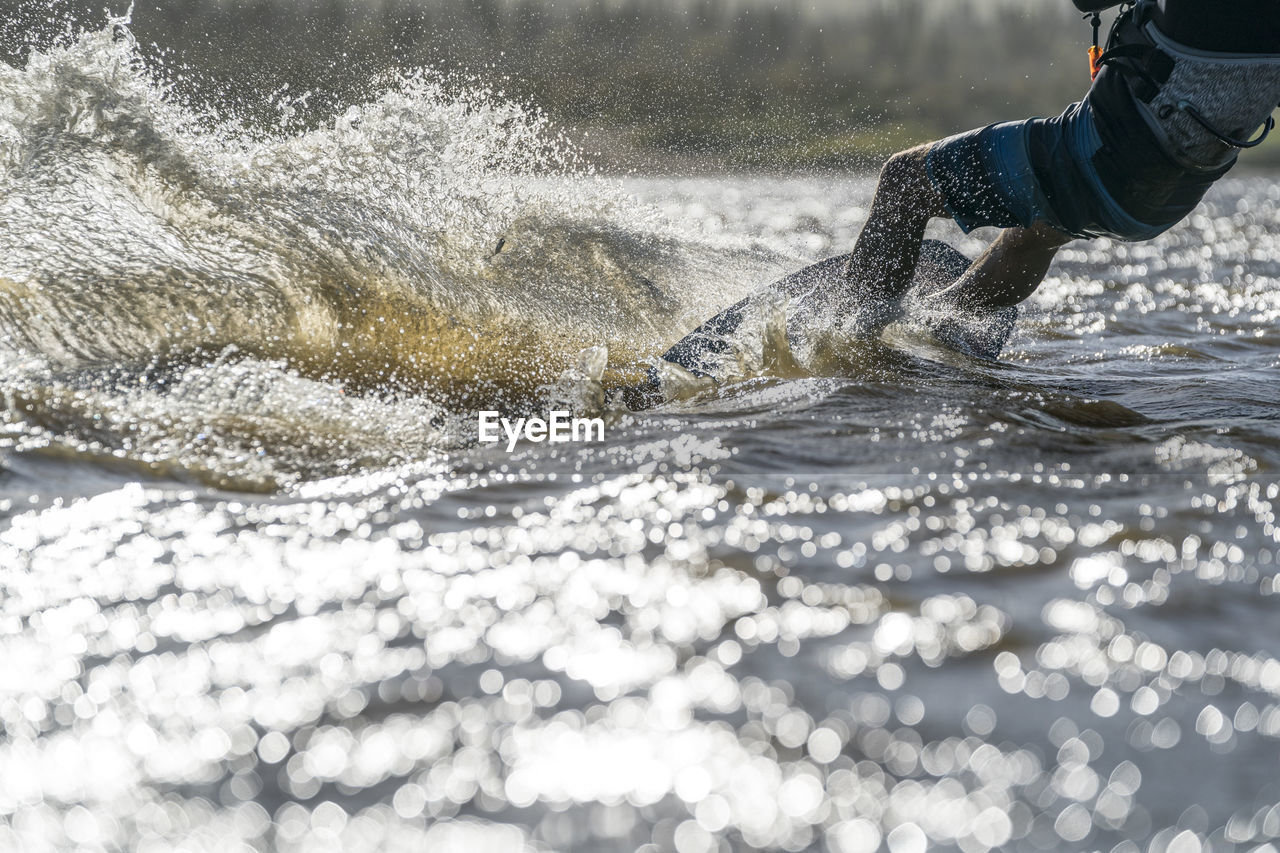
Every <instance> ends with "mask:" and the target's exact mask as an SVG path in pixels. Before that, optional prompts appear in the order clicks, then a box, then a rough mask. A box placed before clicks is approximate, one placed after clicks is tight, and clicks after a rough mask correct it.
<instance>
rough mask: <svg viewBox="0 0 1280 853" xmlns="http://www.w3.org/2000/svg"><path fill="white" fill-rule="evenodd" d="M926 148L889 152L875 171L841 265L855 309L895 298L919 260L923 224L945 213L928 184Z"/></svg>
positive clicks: (939, 198) (932, 187) (906, 283)
mask: <svg viewBox="0 0 1280 853" xmlns="http://www.w3.org/2000/svg"><path fill="white" fill-rule="evenodd" d="M930 147H931V145H921V146H919V147H917V148H912V149H909V150H907V151H902V152H900V153H898V154H895V155H893V156H892V157H890V158H889V161H888V162H887V163H885V165H884V168H883V169H882V170H881V172H880V181H879V183H878V184H877V185H876V192H875V196H874V198H873V199H872V201H871V212H870V213H869V214H868V216H867V222H866V224H865V225H864V226H863V228H862V233H861V234H859V235H858V240H857V243H856V244H855V245H854V247H853V252H852V253H851V254H850V256H849V263H848V265H847V266H846V267H845V277H846V278H847V279H848V280H849V296H850V297H851V298H852V300H853V301H854V304H855V305H857V304H862V303H866V302H873V303H883V302H891V301H895V300H897V299H899V298H901V296H902V294H903V293H904V292H906V289H907V287H908V285H910V283H911V276H912V274H913V273H914V272H915V268H916V263H917V262H918V261H919V259H920V244H921V243H922V242H923V241H924V229H925V226H926V225H928V224H929V220H930V219H932V218H934V217H935V216H946V215H947V209H946V205H945V204H944V203H943V199H942V196H941V195H940V194H939V193H938V190H937V189H936V188H935V187H934V185H933V182H932V181H930V180H929V173H928V166H927V157H928V153H929V149H930Z"/></svg>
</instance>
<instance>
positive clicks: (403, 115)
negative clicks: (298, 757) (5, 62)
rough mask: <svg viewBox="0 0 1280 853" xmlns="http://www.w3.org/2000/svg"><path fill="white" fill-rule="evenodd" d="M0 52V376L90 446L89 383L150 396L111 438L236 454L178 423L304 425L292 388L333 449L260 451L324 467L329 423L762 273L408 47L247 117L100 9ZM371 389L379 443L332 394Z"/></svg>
mask: <svg viewBox="0 0 1280 853" xmlns="http://www.w3.org/2000/svg"><path fill="white" fill-rule="evenodd" d="M0 73H2V74H3V76H0V165H2V166H3V172H2V173H0V190H2V191H0V258H2V260H0V329H2V330H3V333H4V334H3V345H4V346H5V347H6V349H7V351H9V352H11V353H13V354H14V355H15V356H16V357H17V358H14V359H8V360H7V361H6V366H9V365H13V364H16V365H17V366H16V368H13V367H10V375H8V376H7V377H6V378H5V382H6V384H7V385H8V386H9V387H12V388H14V389H15V391H14V393H15V395H17V397H19V398H20V405H19V406H18V409H19V410H20V411H23V412H25V413H26V414H25V417H26V418H27V419H29V420H32V421H35V422H37V423H46V422H49V423H53V424H56V430H57V432H59V434H62V435H74V436H77V437H79V438H80V439H81V440H82V441H85V442H89V443H92V444H94V445H95V446H100V447H101V448H102V449H103V450H105V451H107V452H110V451H113V450H116V449H119V448H121V447H123V446H124V441H123V440H121V439H120V438H119V437H118V436H117V437H116V439H114V440H113V439H112V437H111V436H109V435H107V433H110V432H111V431H112V427H111V424H112V423H113V419H112V418H111V417H110V416H109V415H108V416H107V417H105V418H101V417H99V418H93V419H92V422H89V421H86V415H87V412H88V411H89V410H90V409H94V410H99V409H103V408H105V409H108V410H110V409H121V410H124V411H127V412H133V413H134V414H139V413H138V411H137V410H138V409H139V408H145V409H147V410H148V411H149V413H148V415H147V416H145V417H141V418H138V420H141V421H143V422H144V423H146V424H148V425H149V426H150V429H149V430H148V431H146V432H147V433H149V434H142V435H138V436H131V437H130V439H131V443H134V444H138V445H139V446H140V447H143V448H145V452H143V453H134V452H133V450H134V449H135V448H126V449H128V450H129V451H130V454H129V455H130V456H132V457H137V458H145V459H148V460H149V459H152V458H155V457H164V458H169V459H176V460H179V464H182V465H185V464H187V463H188V462H189V463H190V466H189V467H193V468H199V467H208V466H209V465H213V467H214V468H218V467H222V468H223V469H225V470H226V471H227V472H228V474H232V473H234V474H235V475H236V476H240V475H242V474H243V475H248V476H250V477H251V478H252V477H253V476H256V475H257V474H260V473H262V472H257V471H253V470H249V469H244V470H238V469H237V466H234V465H232V466H231V467H229V468H228V467H227V466H226V465H223V464H221V462H219V461H218V460H210V459H207V458H201V459H188V460H185V461H181V460H182V459H183V458H184V454H183V453H182V452H181V450H178V449H177V448H191V447H192V445H193V443H194V442H195V441H196V440H197V439H198V438H199V435H200V434H201V433H205V434H208V433H209V432H210V430H213V431H216V432H217V433H218V435H219V437H218V440H217V441H215V442H213V443H212V445H216V446H217V447H222V448H225V447H227V446H229V445H230V446H235V445H238V444H239V445H244V438H243V437H244V436H245V435H246V434H253V433H256V434H258V435H259V436H260V438H261V440H260V441H258V443H257V444H256V445H255V444H252V443H251V444H250V445H247V446H250V447H253V446H256V447H266V446H278V442H273V441H271V440H268V439H267V438H266V436H265V434H268V433H278V434H279V435H282V436H283V435H286V434H294V435H295V436H296V434H297V432H299V429H301V430H302V431H305V432H306V433H307V435H308V436H310V437H314V433H312V431H311V429H310V427H311V423H312V421H311V417H312V413H313V410H314V409H316V408H317V407H323V408H325V409H326V410H327V411H328V412H329V415H328V417H327V420H328V421H329V422H330V429H331V431H332V432H333V433H334V435H335V437H336V439H335V443H334V447H333V450H334V452H333V453H329V454H325V453H320V454H318V455H316V456H314V457H312V459H311V460H310V462H308V461H304V460H300V459H297V458H294V459H291V460H285V459H278V460H276V461H277V462H279V463H280V466H281V469H282V470H281V471H280V472H279V473H280V474H282V475H286V476H287V475H288V473H289V472H290V471H291V470H293V471H296V470H298V469H302V468H307V467H308V465H309V464H310V463H314V465H311V467H312V468H316V469H318V468H324V467H326V466H327V467H330V468H333V469H335V470H337V469H340V468H341V466H342V464H346V463H349V462H350V461H351V458H352V454H351V453H350V452H348V451H347V450H345V449H344V448H345V445H347V444H353V443H354V444H360V445H362V446H364V447H365V448H366V449H369V450H371V452H372V456H370V458H371V459H374V458H377V457H378V456H379V454H383V459H384V461H385V459H387V458H395V457H396V456H397V454H396V453H392V452H390V451H389V450H388V447H389V446H390V445H391V444H394V445H396V446H398V447H401V448H405V447H411V448H416V450H413V451H411V452H423V451H425V450H427V449H428V448H430V447H432V446H452V445H456V444H457V442H458V441H460V440H463V439H461V438H460V437H459V435H458V434H456V433H455V432H451V431H450V430H449V429H447V428H444V429H441V428H438V427H440V423H436V424H435V427H434V428H428V427H426V426H424V424H428V423H430V422H431V421H432V415H435V419H436V421H441V420H447V419H448V417H449V416H450V415H451V414H456V413H458V412H462V411H468V410H472V409H475V408H477V407H482V408H483V407H494V406H497V407H499V408H519V407H520V406H522V405H528V404H529V403H530V400H532V399H536V397H537V392H538V389H539V388H541V387H544V386H546V385H548V384H549V383H554V381H555V380H556V379H557V378H558V377H559V376H560V375H561V373H562V372H563V371H564V370H565V369H567V368H570V367H571V366H572V365H573V364H574V363H575V361H576V360H577V358H578V353H579V352H580V351H581V350H583V349H585V348H588V347H593V346H598V345H605V346H607V348H608V353H609V358H610V364H609V367H610V368H611V369H615V370H616V369H622V370H624V373H622V374H617V377H615V379H616V378H619V377H620V378H625V377H626V376H627V375H628V374H626V373H625V369H626V368H627V367H628V366H634V365H636V364H638V363H639V362H640V361H641V360H642V359H644V358H646V357H649V356H651V355H653V354H654V353H656V352H660V351H661V350H662V348H663V345H664V344H669V343H670V341H671V339H672V337H673V336H678V334H679V329H681V328H683V327H684V325H686V324H687V322H688V320H689V318H692V317H695V316H698V315H699V314H700V313H702V312H705V311H706V310H707V306H708V305H709V304H715V303H714V302H709V301H708V294H716V295H715V296H713V297H710V298H711V299H719V298H720V297H719V293H730V294H732V293H734V292H736V291H738V290H741V289H742V288H743V287H744V286H745V284H744V282H750V281H751V280H752V278H758V277H759V276H760V270H761V261H760V256H759V253H756V255H755V256H754V257H752V256H749V255H746V254H744V253H743V252H741V251H734V250H733V249H732V248H730V247H728V246H726V245H723V244H722V245H719V246H717V245H714V241H707V242H704V244H703V245H697V244H696V243H694V242H693V241H692V240H691V239H689V236H688V235H687V234H684V235H677V233H676V232H675V231H674V230H673V229H672V228H671V227H670V226H668V225H666V224H664V223H663V222H661V221H660V219H659V218H658V217H655V216H654V215H653V214H652V213H651V212H649V211H646V210H645V209H643V208H641V207H639V206H637V205H635V204H633V203H630V202H629V201H628V200H627V197H626V195H625V194H624V193H623V192H621V191H620V190H619V189H618V188H617V187H616V186H614V185H610V184H608V183H607V182H605V181H602V180H600V179H597V178H594V177H593V176H592V174H591V170H590V169H589V168H586V167H584V166H583V165H582V164H581V163H580V162H579V159H578V155H577V154H576V153H575V151H574V150H573V149H572V147H570V146H569V145H568V144H567V143H565V142H564V140H563V139H561V138H559V137H558V136H557V135H556V133H555V132H554V130H553V129H552V128H551V126H550V125H549V123H548V122H547V120H546V119H545V117H543V116H541V115H539V114H538V113H536V112H535V111H531V110H529V109H526V108H523V107H520V106H518V105H515V104H512V103H508V102H504V101H503V100H501V98H500V97H499V96H497V95H496V94H494V93H493V92H492V91H489V90H487V89H484V88H477V87H476V86H474V85H473V86H471V87H470V88H467V87H464V86H461V85H459V84H451V83H450V82H449V81H447V80H444V79H441V78H439V77H438V76H433V75H431V74H429V73H427V72H417V73H411V74H405V75H402V76H400V77H397V78H395V79H392V80H390V81H388V82H387V83H386V84H385V85H384V87H383V89H382V91H381V92H380V94H378V95H377V96H376V97H375V98H373V99H371V100H370V101H369V102H368V103H365V104H362V105H359V106H352V107H350V108H349V109H347V110H346V111H345V112H344V113H343V114H341V115H339V116H337V117H335V118H334V119H333V121H332V124H331V126H326V127H323V128H321V129H317V130H314V131H310V132H306V133H300V134H289V133H286V132H279V133H275V134H266V135H264V134H254V133H250V132H249V131H247V130H245V129H244V128H243V127H241V126H239V125H238V124H236V123H235V122H233V121H230V120H226V119H221V118H219V117H217V116H215V115H212V114H209V113H207V112H205V113H202V112H200V111H198V110H195V109H193V108H192V107H190V106H187V105H184V104H182V103H180V102H179V101H178V100H177V99H176V98H174V97H173V96H172V94H171V89H170V88H169V87H167V86H165V85H163V84H162V83H161V82H160V80H159V79H158V78H157V77H156V76H155V75H154V74H153V73H152V72H150V71H149V70H148V68H147V66H146V65H145V64H144V63H143V62H142V61H141V60H140V58H139V56H138V54H137V51H136V47H135V45H134V44H133V41H132V36H131V34H130V32H129V30H128V28H127V25H126V22H125V21H122V20H118V21H114V22H113V23H112V24H111V25H110V26H109V27H107V28H105V29H103V30H100V31H96V32H87V33H83V34H81V35H80V36H78V37H77V38H75V39H74V40H72V41H70V42H69V43H68V44H65V45H63V46H61V47H57V48H54V49H52V50H49V51H48V52H45V53H35V54H33V55H32V57H31V59H30V61H29V62H28V65H27V67H26V68H25V69H23V70H15V69H12V68H9V67H5V68H4V69H3V71H2V72H0ZM722 242H723V241H722ZM744 273H746V274H744ZM131 386H132V387H131ZM371 391H372V392H376V393H377V394H379V395H381V396H382V397H383V398H385V397H386V396H387V395H398V396H399V397H400V398H402V399H401V400H400V401H399V402H394V401H393V402H389V403H388V404H387V406H388V408H387V410H386V411H382V412H380V413H379V416H378V420H380V421H382V422H383V423H382V426H381V427H380V429H382V430H385V429H387V426H388V422H391V423H392V424H395V426H392V427H391V428H390V430H389V433H390V434H391V436H392V438H391V440H390V442H384V444H387V445H388V447H383V448H379V449H372V448H370V446H369V443H368V442H367V440H366V439H368V438H369V436H368V435H367V430H365V429H363V424H364V423H367V421H368V418H365V417H361V416H360V415H357V414H356V413H357V412H358V411H359V410H360V409H361V408H362V406H361V405H360V404H354V405H352V404H345V405H344V404H341V403H339V404H337V405H334V404H333V401H334V400H335V399H336V397H337V395H340V394H344V393H347V392H371ZM282 395H289V396H291V398H292V401H297V400H298V398H305V397H308V396H310V397H312V398H313V402H314V403H315V405H301V406H295V405H294V402H292V401H290V402H286V401H284V400H281V399H279V398H281V397H282ZM273 397H274V398H276V399H277V403H273V402H272V398H273ZM250 398H252V402H249V399H250ZM405 398H408V399H409V400H410V402H406V401H405ZM321 400H323V401H324V402H320V401H321ZM370 405H374V404H373V403H368V404H365V405H364V408H365V409H366V410H367V408H368V406H370ZM253 407H258V412H257V416H256V417H255V415H254V414H252V413H251V412H250V411H249V409H251V408H253ZM291 407H293V412H292V413H290V412H289V411H287V410H288V409H290V408H291ZM160 410H164V411H163V412H162V411H160ZM344 411H345V412H346V414H349V415H351V416H352V417H353V418H354V419H353V420H347V419H346V415H344ZM292 416H302V419H300V420H296V421H295V422H294V423H292V424H290V423H289V422H288V421H289V420H290V418H291V417H292ZM122 417H123V418H128V417H129V415H127V414H124V415H122ZM198 423H203V424H206V425H207V426H208V427H209V429H198V428H197V426H196V424H198ZM344 425H345V426H344ZM344 428H350V429H351V431H352V432H353V435H351V436H346V437H343V436H341V435H340V433H342V432H343V430H344ZM193 433H194V435H193ZM200 440H203V439H200ZM322 443H323V442H320V443H316V442H313V445H315V447H313V449H320V448H319V444H322ZM374 444H378V442H377V441H375V442H374ZM241 449H243V448H241ZM238 452H239V451H238V450H237V451H234V452H233V453H232V454H231V455H232V456H234V455H236V453H238ZM175 453H176V456H175ZM222 455H223V456H227V454H222ZM226 461H227V460H226V459H224V460H222V462H226Z"/></svg>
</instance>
